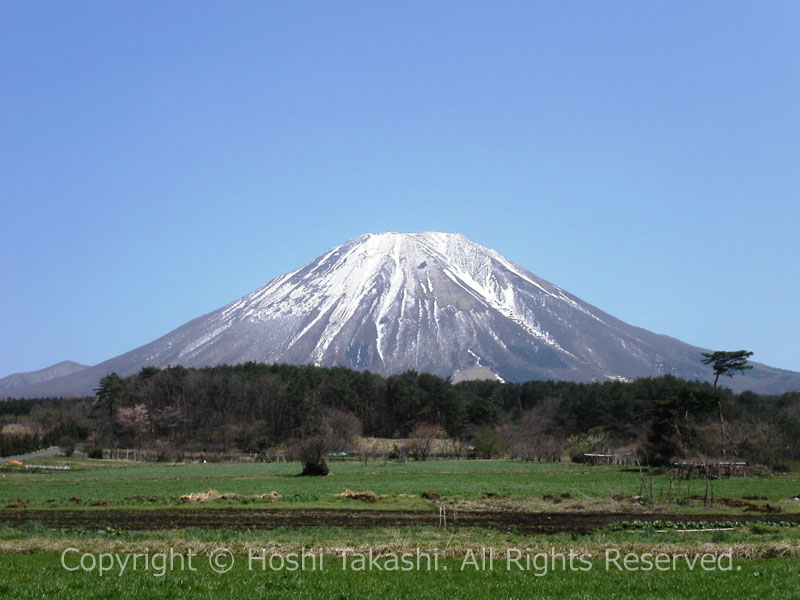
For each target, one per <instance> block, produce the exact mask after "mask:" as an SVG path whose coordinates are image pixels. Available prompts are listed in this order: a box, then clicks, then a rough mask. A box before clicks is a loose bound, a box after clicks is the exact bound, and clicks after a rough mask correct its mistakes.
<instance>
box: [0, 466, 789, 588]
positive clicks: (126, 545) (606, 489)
mask: <svg viewBox="0 0 800 600" xmlns="http://www.w3.org/2000/svg"><path fill="white" fill-rule="evenodd" d="M41 462H42V463H50V464H57V465H65V464H69V465H70V466H71V468H72V470H70V471H40V472H37V471H21V470H14V469H2V470H0V519H3V518H5V519H6V521H7V522H8V520H9V519H11V517H10V516H9V515H14V514H23V515H24V514H28V513H30V514H31V515H35V514H39V515H41V514H50V515H56V516H57V515H67V514H75V513H76V512H81V514H82V515H83V517H82V518H84V521H80V522H81V523H84V525H79V526H76V525H69V526H45V525H42V524H40V523H37V522H35V519H33V517H32V518H31V519H30V520H28V521H25V520H24V519H23V522H22V523H21V524H20V523H19V522H17V523H15V524H14V525H13V526H12V525H8V524H6V525H0V575H2V576H1V577H0V598H6V597H8V598H45V597H58V598H67V599H69V598H196V597H198V596H201V597H209V596H217V595H222V594H225V596H226V597H228V598H230V599H236V598H245V597H247V598H250V597H254V596H255V597H269V598H283V597H286V598H288V597H292V598H353V597H375V596H380V597H384V598H401V597H402V598H407V597H409V596H414V597H421V598H442V597H448V596H452V597H455V598H473V597H474V598H478V597H480V598H486V597H492V598H495V597H496V598H605V597H613V598H715V597H728V598H761V599H767V598H794V597H798V596H800V562H798V561H799V560H800V526H791V525H792V524H791V523H786V522H784V523H780V521H782V520H783V519H788V520H792V519H791V518H790V517H792V516H793V515H797V514H798V513H800V507H798V506H797V505H798V504H800V502H799V501H797V500H794V497H796V496H797V494H798V493H800V477H798V475H795V474H790V475H781V476H772V477H765V478H747V479H742V478H735V479H723V480H719V481H715V482H714V485H713V493H714V496H715V497H716V498H727V499H733V500H742V499H746V498H750V499H753V500H752V502H753V503H756V504H759V505H760V504H765V503H768V504H769V505H770V506H772V507H773V508H775V509H776V510H780V511H781V512H780V513H775V514H769V515H760V517H761V518H764V519H767V521H768V522H766V523H744V524H741V523H739V521H738V520H739V519H742V520H745V519H746V518H748V515H750V516H751V517H752V514H753V513H752V512H748V511H746V510H745V509H744V508H742V507H736V506H730V505H728V504H713V505H710V506H704V502H703V501H701V500H699V499H690V500H689V501H688V502H687V501H685V498H686V497H687V496H696V495H700V496H702V495H704V493H705V482H704V481H693V482H691V483H689V484H687V483H686V482H681V483H680V484H677V483H676V482H675V481H674V480H673V481H672V483H671V486H672V494H671V496H670V497H669V498H668V497H667V490H669V489H670V477H669V476H668V475H660V476H656V477H653V478H652V489H653V494H652V499H653V502H650V495H649V494H650V492H649V490H650V484H651V482H650V479H645V486H644V488H645V492H646V495H647V498H646V499H642V498H637V496H638V495H639V493H640V491H641V490H642V477H641V475H640V474H639V472H638V471H636V470H632V469H625V468H621V467H587V466H583V465H575V464H569V463H560V464H547V463H542V464H538V463H519V462H513V461H500V460H498V461H429V462H423V463H414V462H409V463H405V464H400V463H389V464H383V462H371V463H369V464H367V465H364V464H362V463H356V462H334V463H332V464H331V471H332V473H333V474H332V475H331V476H328V477H321V478H303V477H297V476H296V475H297V473H298V472H299V470H300V468H299V465H297V464H291V463H290V464H260V463H259V464H239V463H224V464H223V463H216V464H214V463H209V464H197V463H193V464H183V465H175V466H172V465H164V464H147V463H128V462H123V461H87V460H70V459H64V458H52V459H43V460H42V461H41ZM208 489H215V490H218V491H219V492H222V493H235V494H239V495H242V496H254V495H257V494H264V493H267V492H271V491H275V492H277V493H278V494H280V496H281V497H280V499H279V500H277V501H272V502H266V501H262V500H255V499H253V498H243V497H238V498H236V499H233V500H216V501H213V502H209V503H204V504H188V505H182V504H180V503H179V497H180V496H181V495H183V494H188V493H193V492H195V493H196V492H202V491H205V490H208ZM345 489H351V490H361V491H363V490H370V491H373V492H375V493H376V494H378V495H380V497H381V498H380V501H379V502H376V503H365V502H360V501H357V500H352V499H350V498H345V497H342V496H341V495H340V494H341V493H342V491H343V490H345ZM424 492H433V493H435V494H438V495H440V496H441V497H442V500H441V501H438V502H434V501H430V500H427V499H424V498H422V497H421V495H422V494H423V493H424ZM445 499H446V502H447V504H448V505H452V504H458V505H459V506H460V507H461V508H462V509H463V510H464V511H466V512H469V511H476V512H480V511H494V512H495V513H496V514H500V515H505V516H506V517H507V518H506V519H505V520H503V521H502V524H498V523H492V524H487V525H485V526H484V525H481V526H469V525H464V526H453V524H452V522H451V523H450V524H449V526H447V527H441V526H437V523H436V510H437V508H436V504H438V503H442V502H444V501H445ZM676 500H677V501H676ZM93 505H96V506H93ZM8 506H18V507H27V508H7V507H8ZM259 509H260V510H261V512H263V511H265V510H266V511H268V512H269V514H272V515H274V514H276V513H275V512H274V511H278V513H280V514H301V513H302V514H306V515H310V520H309V518H307V519H306V520H305V521H302V523H303V524H302V526H270V527H268V528H263V527H260V526H255V527H253V526H251V525H237V524H236V518H237V515H238V516H239V517H241V516H242V515H247V514H255V513H259ZM37 510H38V511H39V512H38V513H37V512H36V511H37ZM198 510H199V511H200V514H201V515H215V514H228V515H229V516H230V515H232V516H233V520H232V521H231V524H230V525H226V526H224V527H221V528H214V529H212V528H209V527H206V526H205V525H204V524H203V523H204V521H203V519H202V518H201V519H200V521H199V524H198V525H195V526H163V525H156V524H155V523H156V521H155V520H154V521H153V525H152V527H150V526H148V523H149V522H148V521H147V519H148V518H152V516H153V515H154V514H164V515H176V514H187V513H189V512H192V511H194V512H195V513H196V512H197V511H198ZM354 510H355V511H361V512H360V514H363V515H367V514H374V515H379V514H392V515H394V514H397V515H403V514H410V515H414V514H423V515H427V516H426V517H425V520H423V521H422V524H416V525H414V524H412V525H409V526H400V525H398V526H384V525H380V524H374V525H370V524H369V523H370V522H369V521H364V522H363V523H362V524H361V525H360V526H356V527H351V526H340V525H334V524H331V523H326V522H325V521H324V519H321V520H320V521H319V522H317V521H315V520H314V519H315V518H317V516H319V515H323V516H325V515H327V516H330V515H332V514H338V513H347V514H352V513H353V511H354ZM26 511H27V512H26ZM42 511H44V512H42ZM153 511H155V512H153ZM220 511H222V512H221V513H220ZM231 511H233V512H231ZM237 511H238V512H237ZM243 511H244V512H243ZM315 511H316V512H315ZM588 511H595V513H597V514H600V513H613V516H612V519H611V522H608V523H606V524H605V525H603V526H602V527H599V526H598V527H594V528H593V529H592V531H589V532H585V531H582V532H578V531H577V530H575V531H572V532H570V531H565V532H562V533H549V534H545V533H538V534H532V533H526V532H525V530H524V529H523V528H521V527H517V526H515V522H516V520H519V521H520V522H522V520H523V517H525V516H526V515H527V516H530V515H538V514H542V515H545V516H546V515H556V514H559V515H565V516H566V518H572V517H573V516H574V518H576V519H577V518H578V516H580V515H581V514H582V513H586V512H588ZM654 513H658V514H659V515H660V514H666V515H667V516H668V517H669V515H674V519H675V520H676V521H680V520H681V519H682V518H683V516H684V515H688V514H693V515H698V514H699V515H701V517H702V515H703V514H706V513H707V514H708V515H709V518H711V519H718V520H716V521H713V522H707V523H705V522H704V523H699V524H693V525H691V526H689V525H685V524H680V523H678V524H675V525H671V524H667V523H662V522H658V523H646V522H644V521H642V522H639V521H637V522H636V523H631V520H635V519H639V518H641V519H644V520H646V518H647V516H648V515H650V514H654ZM116 514H120V515H122V514H125V515H127V516H126V519H128V520H127V521H126V520H122V521H120V525H119V526H112V527H99V526H97V523H99V522H100V521H101V520H102V519H101V518H100V517H102V518H103V519H106V520H108V519H110V520H111V522H112V523H113V522H114V515H116ZM137 514H139V515H143V517H142V519H139V520H138V522H137V523H136V525H137V527H135V528H134V529H136V530H132V529H130V528H129V527H126V526H125V524H126V523H128V524H129V523H131V521H130V519H136V516H135V515H137ZM265 514H266V513H265ZM2 515H5V516H2ZM91 515H94V516H95V517H94V518H92V516H91ZM131 515H133V516H131ZM546 518H550V517H546ZM669 518H673V517H669ZM719 519H725V522H722V521H720V520H719ZM795 520H796V518H795ZM623 521H624V522H625V526H623ZM167 522H169V520H167ZM243 522H245V521H244V520H243ZM255 522H256V523H258V521H255ZM364 523H366V525H364ZM376 523H379V521H376ZM795 525H796V524H795ZM700 527H702V528H703V529H702V530H701V531H685V530H686V529H692V528H700ZM218 548H225V549H227V550H230V551H231V553H232V555H233V556H234V559H235V562H236V565H235V567H234V568H233V569H232V570H231V571H230V572H227V573H224V574H219V573H215V572H214V571H213V570H212V569H211V566H209V563H208V557H209V555H212V554H213V553H214V552H215V550H216V549H218ZM70 549H73V550H70ZM303 549H309V550H311V551H313V552H316V553H322V554H323V555H324V556H326V557H327V559H326V560H327V562H326V568H325V569H323V570H321V571H294V572H292V571H287V570H270V569H267V570H266V571H262V570H261V569H260V566H259V565H258V564H257V565H256V567H257V568H256V569H255V570H251V569H248V560H247V557H248V555H249V554H250V553H252V552H258V551H260V550H263V551H265V552H268V553H276V554H278V555H280V556H287V555H289V554H291V553H295V552H301V551H302V550H303ZM417 549H421V551H423V552H435V553H436V554H437V555H438V556H440V557H441V561H442V563H441V566H446V567H447V569H443V568H440V569H435V570H427V569H421V570H418V569H413V570H412V571H411V572H385V571H367V572H359V571H353V570H352V569H348V570H343V569H342V568H341V566H342V565H341V559H340V554H341V552H342V551H343V550H347V551H348V552H350V553H367V552H369V551H373V552H374V553H376V554H378V555H381V556H384V557H385V556H390V555H392V554H393V553H394V554H399V553H403V552H414V551H416V550H417ZM487 549H489V551H491V552H494V553H495V555H496V556H498V557H500V558H499V563H498V564H497V565H496V566H495V567H494V568H493V569H486V568H480V569H477V570H476V569H474V568H472V567H471V565H468V566H467V568H466V569H464V570H462V569H461V568H460V567H461V565H462V563H463V562H464V560H465V558H466V557H468V556H470V553H473V554H474V555H478V554H479V553H480V552H482V551H483V552H486V551H487ZM614 550H619V551H620V552H622V553H633V554H635V555H636V556H642V555H645V554H648V553H660V554H664V555H665V556H676V555H680V554H684V553H685V554H690V555H693V554H705V553H708V554H709V555H712V556H717V557H719V556H723V555H726V554H727V553H730V555H731V556H732V557H733V567H734V569H733V570H731V571H720V570H713V571H709V572H706V571H703V570H697V569H695V570H691V569H689V568H688V567H687V566H686V565H685V564H683V563H678V564H677V568H675V569H669V570H666V571H663V572H652V571H650V572H642V571H634V572H620V571H618V570H616V569H614V568H611V569H610V570H608V569H606V568H605V563H604V562H603V560H602V557H603V556H604V554H605V553H606V552H608V551H614ZM64 551H68V552H72V553H73V554H71V555H70V556H71V557H72V558H75V557H77V556H81V555H83V554H90V555H92V556H97V555H99V554H101V553H110V554H113V555H115V556H126V555H130V554H132V553H134V554H135V553H139V554H142V553H150V554H153V553H161V552H170V551H173V552H177V553H184V554H185V553H187V552H193V553H194V554H195V555H196V557H197V567H198V569H197V571H191V572H187V571H185V570H184V571H182V570H179V569H172V570H167V572H166V573H165V574H164V575H163V577H161V576H158V575H156V574H154V572H153V571H152V570H150V571H143V570H137V571H127V572H125V573H123V574H122V575H121V576H120V575H119V574H117V573H106V574H105V575H104V576H102V577H101V576H99V574H98V573H97V571H83V570H78V571H75V572H70V571H67V570H66V569H64V568H63V567H62V565H61V556H62V553H63V552H64ZM517 551H521V552H523V553H528V554H534V555H539V554H547V553H554V552H555V553H569V552H574V553H576V554H585V555H586V556H590V557H591V563H590V564H591V568H590V569H588V570H584V571H570V570H564V569H549V570H548V572H547V573H546V574H545V575H543V576H537V575H536V573H535V571H536V569H535V568H534V569H531V570H526V571H520V570H519V569H514V568H512V570H506V568H505V563H504V562H503V561H502V559H503V557H504V556H506V553H508V552H517Z"/></svg>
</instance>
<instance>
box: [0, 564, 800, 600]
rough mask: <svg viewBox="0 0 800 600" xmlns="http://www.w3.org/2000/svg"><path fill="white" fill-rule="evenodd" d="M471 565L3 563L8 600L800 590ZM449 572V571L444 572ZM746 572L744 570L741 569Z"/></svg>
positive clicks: (775, 567)
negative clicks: (116, 569)
mask: <svg viewBox="0 0 800 600" xmlns="http://www.w3.org/2000/svg"><path fill="white" fill-rule="evenodd" d="M461 565H462V561H460V560H454V559H449V560H446V561H442V563H441V564H440V569H439V570H436V571H433V570H431V571H426V570H422V571H415V572H414V573H413V574H409V573H407V572H355V571H349V570H342V569H341V564H340V563H338V562H336V561H334V560H331V564H330V566H329V567H326V568H325V569H324V570H322V571H316V572H310V571H303V572H283V571H281V572H271V571H261V570H260V568H256V569H255V570H252V571H251V570H249V569H248V567H247V561H245V560H242V561H239V563H238V565H237V566H235V567H234V568H233V570H232V571H230V572H228V573H225V574H217V573H214V572H213V571H212V570H211V569H210V568H209V566H208V565H207V564H205V563H204V562H201V561H199V562H198V566H197V571H195V572H191V573H188V572H170V573H167V574H166V575H165V576H163V577H158V576H155V575H154V574H152V573H149V572H144V571H137V572H131V573H127V574H123V575H122V576H117V575H109V574H106V575H105V576H103V577H100V576H98V575H97V574H96V573H87V572H75V573H72V572H67V571H65V570H64V569H63V568H61V565H60V556H59V555H58V554H52V553H42V554H37V555H33V556H31V555H11V556H8V555H6V556H3V557H2V558H0V571H2V573H3V578H2V580H0V597H3V598H15V599H17V600H25V599H34V598H35V599H40V598H59V600H70V599H75V600H87V599H93V598H98V599H100V598H102V599H109V598H124V599H130V598H136V599H145V598H175V599H182V598H186V599H191V600H195V599H196V598H208V597H222V596H224V597H225V598H228V599H229V600H237V599H240V598H241V599H248V600H249V599H251V598H291V599H297V598H303V599H315V598H325V599H327V600H330V599H338V598H342V599H349V598H384V599H386V600H391V599H395V598H396V599H402V600H406V599H407V598H411V597H413V598H431V599H440V598H480V599H484V598H497V599H507V598H508V599H511V598H557V599H563V598H586V599H596V598H615V599H619V600H622V599H629V598H630V599H632V600H633V599H636V600H639V599H642V598H675V599H678V598H737V599H741V598H759V599H761V600H768V599H773V598H774V599H776V600H777V599H786V598H796V597H797V595H798V594H800V569H799V568H798V565H797V563H796V562H795V561H792V560H787V559H780V560H769V561H767V560H753V561H735V562H734V571H732V572H697V571H689V570H688V569H687V568H679V569H677V570H675V571H667V572H658V573H653V572H634V573H631V572H619V571H616V570H614V568H613V567H612V570H606V568H605V567H604V563H603V562H602V561H599V562H598V561H596V562H594V563H593V564H592V569H591V570H590V571H581V572H571V571H568V572H564V571H560V570H556V571H552V572H550V573H548V574H546V575H543V576H537V575H535V574H534V572H532V571H520V570H511V571H506V570H505V567H504V565H500V566H497V567H496V568H495V569H494V570H491V571H490V570H484V571H475V570H473V569H471V568H467V569H466V570H461ZM445 567H446V568H447V570H444V568H445ZM737 567H738V568H740V569H741V570H738V571H737V570H735V569H736V568H737Z"/></svg>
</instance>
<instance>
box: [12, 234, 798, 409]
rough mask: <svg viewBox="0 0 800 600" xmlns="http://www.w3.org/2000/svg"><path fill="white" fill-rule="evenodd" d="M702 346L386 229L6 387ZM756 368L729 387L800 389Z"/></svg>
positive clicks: (549, 362) (456, 250)
mask: <svg viewBox="0 0 800 600" xmlns="http://www.w3.org/2000/svg"><path fill="white" fill-rule="evenodd" d="M703 350H704V349H703V348H700V347H695V346H691V345H689V344H685V343H684V342H681V341H680V340H676V339H675V338H671V337H669V336H666V335H663V334H656V333H652V332H650V331H647V330H645V329H643V328H640V327H635V326H632V325H629V324H627V323H624V322H623V321H621V320H619V319H617V318H615V317H613V316H612V315H610V314H607V313H605V312H603V311H602V310H600V309H598V308H596V307H594V306H592V305H591V304H589V303H587V302H584V301H583V300H581V299H580V298H578V297H576V296H573V295H572V294H569V293H568V292H566V291H564V290H563V289H561V288H559V287H558V286H556V285H554V284H552V283H550V282H548V281H545V280H543V279H541V278H539V277H538V276H536V275H535V274H533V273H532V272H530V271H528V270H527V269H525V268H523V267H521V266H520V265H517V264H516V263H514V262H512V261H510V260H508V259H507V258H505V257H504V256H502V255H501V254H499V253H498V252H496V251H495V250H491V249H488V248H484V247H483V246H480V245H478V244H476V243H475V242H472V241H471V240H469V239H467V238H466V237H464V236H463V235H461V234H453V233H440V232H425V233H396V232H390V233H382V234H364V235H362V236H359V237H357V238H354V239H352V240H349V241H347V242H345V243H344V244H340V245H339V246H336V247H334V248H332V249H331V250H329V251H327V252H325V253H323V254H321V255H319V256H318V257H317V258H316V259H315V260H313V261H312V262H311V263H309V264H308V265H305V266H304V267H301V268H299V269H297V270H295V271H291V272H289V273H286V274H284V275H280V276H278V277H276V278H274V279H272V280H271V281H270V282H268V283H267V284H266V285H264V286H262V287H261V288H259V289H257V290H255V291H254V292H252V293H251V294H247V295H245V296H243V297H241V298H239V299H238V300H236V301H234V302H232V303H230V304H228V305H226V306H223V307H222V308H220V309H217V310H215V311H212V312H210V313H208V314H206V315H203V316H200V317H198V318H196V319H193V320H191V321H189V322H188V323H186V324H184V325H182V326H180V327H178V328H177V329H175V330H173V331H171V332H169V333H167V334H165V335H164V336H161V337H160V338H158V339H156V340H154V341H153V342H150V343H148V344H145V345H143V346H140V347H138V348H135V349H134V350H131V351H130V352H126V353H124V354H122V355H119V356H117V357H114V358H112V359H109V360H107V361H104V362H102V363H100V364H98V365H95V366H93V367H89V368H86V369H82V370H80V371H76V372H74V373H70V374H67V375H65V376H63V377H58V378H54V379H49V380H46V381H38V382H32V383H30V384H28V385H24V386H18V387H17V388H16V389H17V393H20V394H24V395H26V396H31V395H53V394H61V393H68V394H84V393H90V392H91V389H92V388H93V387H94V386H96V384H97V381H98V380H99V378H100V377H102V376H104V375H105V374H107V373H108V372H111V371H114V372H117V373H119V374H120V375H127V374H131V373H134V372H136V371H138V370H139V369H141V368H142V367H143V366H149V365H152V366H158V367H164V366H167V365H173V366H175V365H183V366H187V367H200V366H211V365H216V364H234V363H239V362H246V361H251V360H252V361H256V362H267V363H272V362H286V363H291V364H315V365H320V366H346V367H352V368H355V369H368V370H371V371H374V372H376V373H380V374H382V375H390V374H394V373H399V372H402V371H404V370H407V369H413V370H417V371H428V372H432V373H434V374H437V375H440V376H443V377H448V376H451V375H454V374H458V373H465V372H473V371H475V369H477V368H479V372H480V373H482V374H484V375H485V376H487V377H489V376H492V377H495V378H497V379H501V380H507V381H523V380H526V379H566V380H571V381H592V380H607V379H620V380H625V379H632V378H636V377H643V376H658V375H662V374H667V373H670V374H673V375H676V376H679V377H682V378H685V379H701V380H708V379H709V376H710V371H709V369H708V368H707V367H705V366H703V365H702V364H701V363H700V353H701V352H702V351H703ZM753 365H754V367H755V368H754V369H753V370H752V371H751V372H750V373H749V374H748V376H747V377H744V378H742V377H740V378H737V379H735V380H731V381H730V382H729V383H731V384H732V385H731V387H734V388H738V389H744V388H746V387H750V388H753V389H754V391H761V392H777V391H787V390H788V389H800V374H798V373H793V372H791V371H785V370H781V369H774V368H772V367H767V366H766V365H761V364H759V363H753ZM2 381H3V380H0V382H2ZM90 382H91V383H90ZM726 383H728V382H726ZM0 393H2V389H1V388H0Z"/></svg>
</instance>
